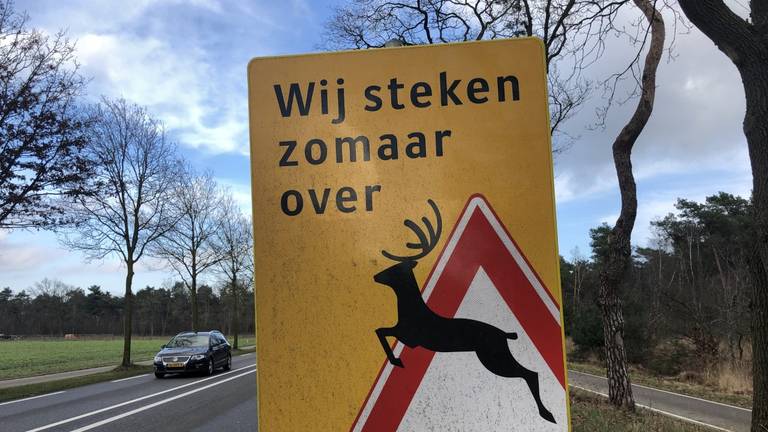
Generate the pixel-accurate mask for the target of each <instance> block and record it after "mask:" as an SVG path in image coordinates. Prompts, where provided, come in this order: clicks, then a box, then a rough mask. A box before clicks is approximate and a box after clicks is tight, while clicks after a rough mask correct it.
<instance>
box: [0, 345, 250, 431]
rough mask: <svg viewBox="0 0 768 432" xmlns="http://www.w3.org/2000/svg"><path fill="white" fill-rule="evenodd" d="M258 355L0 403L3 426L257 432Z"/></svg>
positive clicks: (0, 424)
mask: <svg viewBox="0 0 768 432" xmlns="http://www.w3.org/2000/svg"><path fill="white" fill-rule="evenodd" d="M255 372H256V357H255V355H254V354H253V353H251V354H246V355H243V356H239V357H234V358H233V359H232V370H231V371H229V372H222V371H217V372H216V373H215V374H214V375H213V376H211V377H200V376H178V375H177V376H168V377H166V378H164V379H156V378H155V376H154V375H153V374H149V375H141V376H138V377H132V378H128V379H124V380H118V381H113V382H105V383H99V384H93V385H89V386H85V387H79V388H75V389H71V390H66V391H63V392H57V393H51V394H48V395H44V396H38V397H35V398H29V399H21V400H17V401H11V402H5V403H0V430H2V432H15V431H20V432H22V431H27V432H38V431H51V432H55V431H67V432H75V431H76V432H84V431H88V430H94V431H102V432H103V431H121V432H125V431H131V432H141V431H148V432H149V431H152V432H154V431H184V432H194V431H201V432H202V431H235V432H236V431H247V432H254V431H256V418H257V415H256V373H255Z"/></svg>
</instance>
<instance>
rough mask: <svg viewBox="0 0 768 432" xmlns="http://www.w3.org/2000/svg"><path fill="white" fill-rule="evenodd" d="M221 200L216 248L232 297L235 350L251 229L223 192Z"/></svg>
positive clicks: (229, 197)
mask: <svg viewBox="0 0 768 432" xmlns="http://www.w3.org/2000/svg"><path fill="white" fill-rule="evenodd" d="M222 201H223V203H222V206H221V208H222V212H221V226H220V228H219V230H218V232H217V233H216V245H217V246H216V247H217V249H218V250H219V252H220V254H221V260H220V261H219V270H220V271H221V273H222V274H223V275H224V276H225V277H226V278H227V286H228V288H229V292H230V295H231V297H232V333H233V336H234V342H233V346H234V348H238V344H239V341H238V332H239V329H240V319H239V316H240V293H241V291H242V289H241V288H242V287H243V286H247V284H248V277H247V273H248V271H249V268H250V263H251V261H252V260H253V230H252V228H251V220H250V218H247V217H245V216H243V214H242V212H241V211H240V207H239V206H238V205H237V203H236V202H235V200H234V199H233V198H232V195H231V194H230V193H226V194H225V195H224V198H223V200H222Z"/></svg>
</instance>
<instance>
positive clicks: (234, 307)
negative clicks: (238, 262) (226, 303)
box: [232, 276, 240, 349]
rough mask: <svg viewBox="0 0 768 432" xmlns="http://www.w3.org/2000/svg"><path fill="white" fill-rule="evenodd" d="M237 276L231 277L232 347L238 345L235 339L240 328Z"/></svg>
mask: <svg viewBox="0 0 768 432" xmlns="http://www.w3.org/2000/svg"><path fill="white" fill-rule="evenodd" d="M237 300H238V299H237V276H235V277H233V278H232V333H233V335H234V337H233V339H234V340H233V342H234V344H235V345H234V348H235V349H237V348H238V347H239V342H238V340H237V337H238V331H239V330H240V318H239V316H238V315H239V312H238V308H239V304H238V301H237Z"/></svg>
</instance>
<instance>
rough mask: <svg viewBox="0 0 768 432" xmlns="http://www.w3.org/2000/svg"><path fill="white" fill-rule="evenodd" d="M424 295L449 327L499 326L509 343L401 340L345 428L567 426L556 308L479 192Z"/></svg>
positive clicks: (389, 431)
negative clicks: (432, 346) (431, 344)
mask: <svg viewBox="0 0 768 432" xmlns="http://www.w3.org/2000/svg"><path fill="white" fill-rule="evenodd" d="M422 298H423V299H424V302H426V304H427V306H428V307H429V309H431V310H432V311H433V312H435V313H436V314H438V315H440V316H442V317H445V318H452V319H450V320H447V321H453V322H458V321H461V322H472V323H478V324H476V326H481V327H483V328H485V329H491V327H496V329H499V330H500V331H502V332H503V333H501V334H506V335H508V336H507V338H506V339H508V340H506V342H502V344H506V347H498V346H495V347H486V348H483V349H479V348H478V349H475V350H474V351H472V349H469V350H466V351H465V352H439V351H440V350H437V349H436V350H435V351H438V352H435V351H431V350H428V349H426V348H423V347H421V346H416V347H413V348H411V347H408V346H406V345H404V342H405V343H408V341H399V340H398V341H397V343H396V344H395V346H394V348H393V354H394V356H395V357H397V358H398V359H399V361H400V362H402V367H398V365H393V364H392V362H390V361H385V363H384V365H383V366H382V368H381V370H380V372H379V375H378V377H377V378H376V381H375V382H374V384H373V387H372V388H371V390H370V393H369V395H368V397H367V398H366V400H365V402H364V404H363V406H362V408H361V409H360V412H359V413H358V415H357V418H356V419H355V422H354V423H353V425H352V427H351V431H352V432H394V431H426V430H440V431H462V432H466V431H478V432H480V431H482V432H488V431H497V430H498V431H501V430H503V431H531V430H536V431H567V430H568V422H569V419H568V408H567V406H568V403H567V391H566V389H567V383H566V376H565V368H564V366H565V364H564V363H565V362H564V353H563V342H562V329H561V313H560V306H559V304H558V303H557V301H556V300H555V298H554V297H553V296H552V295H551V293H550V291H549V290H548V289H547V287H546V286H545V285H544V283H543V282H542V281H541V279H540V278H539V277H538V275H537V274H536V272H535V271H534V270H533V268H532V267H531V265H530V263H529V262H528V260H527V259H526V258H525V256H524V255H523V253H522V252H521V251H520V248H519V247H518V246H517V244H516V243H515V241H514V240H513V239H512V236H511V235H510V234H509V232H508V231H507V230H506V229H505V228H504V226H503V225H502V223H501V221H500V220H499V218H498V217H497V215H496V213H495V212H494V211H493V209H492V208H491V206H490V205H489V204H488V202H487V201H486V200H485V199H484V197H482V196H481V195H475V196H473V197H471V198H470V200H469V201H468V203H467V205H466V206H465V209H464V211H463V212H462V215H461V217H460V218H459V220H458V222H457V224H456V226H455V227H454V228H453V231H452V233H451V235H450V237H449V238H448V241H447V242H446V244H445V247H444V249H443V251H442V252H441V254H440V257H439V258H438V259H437V261H436V264H435V266H434V268H433V269H432V271H431V273H430V275H429V277H428V278H427V281H426V283H425V284H424V289H423V292H422ZM402 320H403V318H402V316H401V317H400V321H401V322H402ZM496 329H492V330H493V331H494V332H498V330H496ZM494 342H498V341H497V340H494ZM484 343H485V342H484ZM411 345H413V344H411ZM496 345H498V343H496ZM395 363H397V361H396V362H395Z"/></svg>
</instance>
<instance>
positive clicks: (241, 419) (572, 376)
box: [0, 353, 751, 432]
mask: <svg viewBox="0 0 768 432" xmlns="http://www.w3.org/2000/svg"><path fill="white" fill-rule="evenodd" d="M255 372H256V358H255V355H254V354H253V353H251V354H246V355H243V356H239V357H235V358H233V359H232V370H231V371H229V372H221V371H217V373H216V374H214V375H213V376H212V377H200V376H170V377H167V378H165V379H161V380H159V379H156V378H155V377H154V375H152V374H149V375H141V376H138V377H132V378H127V379H123V380H118V381H113V382H105V383H99V384H93V385H89V386H85V387H79V388H76V389H71V390H66V391H62V392H56V393H50V394H47V395H43V396H37V397H34V398H28V399H21V400H16V401H11V402H4V403H0V431H2V432H15V431H19V432H41V431H51V432H56V431H67V432H85V431H89V430H94V431H120V432H126V431H131V432H142V431H148V432H149V431H152V432H154V431H158V430H162V431H170V432H173V431H179V432H182V431H183V432H197V431H200V432H202V431H234V432H237V431H247V432H254V431H256V430H257V426H256V419H257V415H256V373H255ZM569 381H570V384H571V385H572V386H574V387H576V388H581V389H584V390H588V391H592V392H595V393H600V394H605V393H607V383H606V380H605V378H603V377H599V376H595V375H590V374H584V373H579V372H573V371H569ZM633 387H634V394H635V399H636V401H637V403H638V404H639V405H641V406H643V407H646V408H649V409H652V410H655V411H658V412H661V413H663V414H666V415H672V416H673V417H678V418H681V419H684V420H687V421H692V422H695V423H699V424H702V425H706V426H710V427H714V428H715V429H716V430H723V431H734V432H741V431H748V430H749V422H750V418H751V412H750V411H749V410H747V409H743V408H738V407H733V406H730V405H724V404H720V403H717V402H710V401H705V400H702V399H698V398H694V397H689V396H684V395H679V394H675V393H669V392H665V391H661V390H656V389H651V388H648V387H644V386H639V385H635V386H633Z"/></svg>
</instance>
